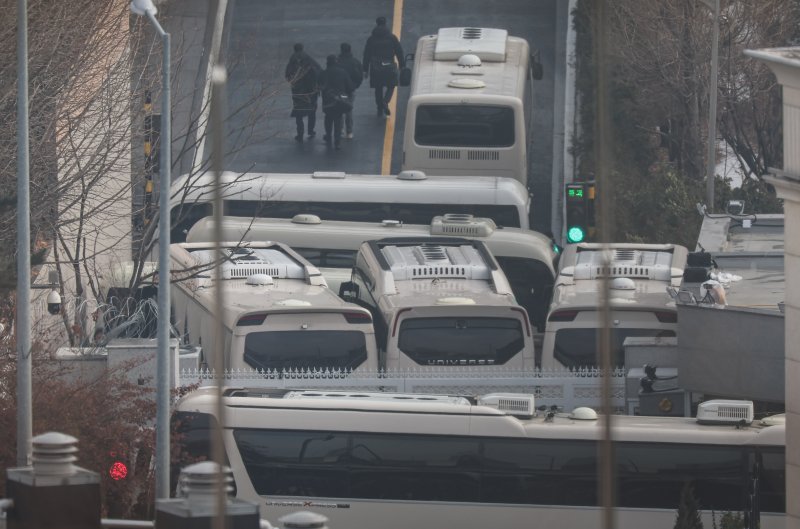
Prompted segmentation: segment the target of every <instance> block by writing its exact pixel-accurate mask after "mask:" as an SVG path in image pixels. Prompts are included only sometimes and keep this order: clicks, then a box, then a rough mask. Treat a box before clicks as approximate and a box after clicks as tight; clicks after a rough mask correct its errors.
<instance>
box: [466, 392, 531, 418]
mask: <svg viewBox="0 0 800 529" xmlns="http://www.w3.org/2000/svg"><path fill="white" fill-rule="evenodd" d="M478 405H479V406H487V407H489V408H494V409H496V410H500V411H502V412H505V413H507V414H508V415H513V416H514V417H523V418H526V419H530V418H531V417H533V416H534V415H536V406H534V397H533V395H530V394H528V393H489V394H487V395H483V396H481V397H480V398H478Z"/></svg>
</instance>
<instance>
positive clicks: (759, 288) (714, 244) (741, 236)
mask: <svg viewBox="0 0 800 529" xmlns="http://www.w3.org/2000/svg"><path fill="white" fill-rule="evenodd" d="M743 220H744V221H747V220H750V221H751V222H750V224H749V226H748V223H747V222H743ZM783 233H784V231H783V215H750V216H745V218H743V219H741V220H740V219H739V217H728V216H725V217H719V218H716V217H708V216H707V217H705V218H704V220H703V226H702V228H701V230H700V236H699V237H698V247H697V250H705V251H707V252H710V253H711V256H712V258H713V259H714V261H715V262H716V264H717V267H718V271H719V272H721V273H722V274H723V276H722V277H723V279H724V278H726V277H728V278H733V279H735V280H733V281H730V283H727V282H725V281H721V282H722V283H723V284H724V285H725V296H726V300H727V303H728V307H729V308H733V307H737V308H743V309H757V310H768V311H772V312H775V311H778V310H779V307H778V303H782V302H783V301H784V295H785V290H786V287H785V280H784V263H783V253H784V235H783ZM726 274H727V276H726ZM738 278H741V279H738ZM687 287H688V288H689V289H690V290H691V289H692V286H691V285H688V284H685V285H684V288H687Z"/></svg>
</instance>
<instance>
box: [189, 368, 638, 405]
mask: <svg viewBox="0 0 800 529" xmlns="http://www.w3.org/2000/svg"><path fill="white" fill-rule="evenodd" d="M625 375H626V371H625V370H624V369H622V368H618V369H615V370H613V371H612V373H611V380H610V382H611V388H612V392H611V393H612V406H613V408H614V410H615V411H616V412H618V413H619V412H624V410H625ZM602 380H603V376H602V372H601V371H600V370H599V369H583V370H573V371H570V370H567V369H563V370H540V369H537V370H521V369H518V370H513V369H501V368H492V367H458V368H447V367H444V368H427V367H421V368H419V369H410V370H402V371H400V370H398V371H377V370H372V371H371V370H359V371H356V372H348V371H313V370H311V371H303V370H294V371H269V370H256V369H234V370H227V371H225V372H223V374H222V376H221V377H218V376H217V375H216V374H215V372H213V371H210V370H182V371H181V373H180V379H179V383H180V384H181V385H183V386H189V385H193V384H199V385H200V386H216V385H218V383H219V381H221V382H222V385H224V386H231V387H237V386H238V387H243V386H246V387H250V388H269V389H320V390H322V389H329V390H334V389H335V390H356V391H379V392H391V393H428V394H431V393H432V394H458V395H484V394H487V393H495V392H513V393H530V394H533V395H534V397H535V398H536V404H537V405H547V406H558V407H559V408H561V409H565V410H570V409H573V408H577V407H579V406H589V407H593V408H598V407H599V406H600V400H601V396H602V391H601V389H602Z"/></svg>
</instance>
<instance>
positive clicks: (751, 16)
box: [611, 0, 800, 180]
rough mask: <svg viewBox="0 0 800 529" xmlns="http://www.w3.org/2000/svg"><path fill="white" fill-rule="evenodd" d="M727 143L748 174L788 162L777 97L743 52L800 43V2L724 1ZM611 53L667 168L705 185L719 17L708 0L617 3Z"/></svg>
mask: <svg viewBox="0 0 800 529" xmlns="http://www.w3.org/2000/svg"><path fill="white" fill-rule="evenodd" d="M720 4H721V6H720V9H721V11H720V12H721V16H720V19H721V20H720V43H719V44H720V46H719V48H720V52H719V72H720V74H719V79H720V82H719V86H718V88H716V89H718V90H719V94H720V97H719V105H720V108H719V109H718V110H719V113H718V115H719V116H720V134H721V136H722V138H723V139H724V140H725V141H726V142H727V143H728V144H729V145H730V146H731V148H732V149H733V151H734V152H735V153H736V155H737V157H738V159H739V161H740V163H741V166H742V169H743V170H744V172H745V174H747V175H751V176H753V177H756V178H758V177H760V176H761V175H763V174H764V173H766V169H767V167H770V166H777V165H780V162H781V156H780V152H781V141H782V140H781V138H782V136H781V127H780V123H781V103H780V88H779V86H778V85H777V84H776V82H775V80H774V77H773V76H772V75H770V73H769V71H768V69H767V68H765V67H764V66H763V65H762V64H760V63H758V61H753V60H752V59H750V58H748V57H746V56H745V55H744V54H743V50H745V49H747V48H763V47H775V46H786V45H789V43H790V42H791V40H792V39H793V38H796V37H797V32H798V23H800V18H798V10H797V2H796V0H764V1H752V0H721V2H720ZM611 5H612V7H613V12H614V19H613V26H614V27H613V28H612V34H613V37H612V38H613V41H614V42H615V45H614V46H613V48H614V49H615V51H616V53H617V54H618V58H619V60H618V65H619V70H618V71H619V72H620V73H621V75H622V76H625V77H626V78H627V79H626V81H627V83H628V84H630V85H632V86H635V87H636V89H637V91H638V96H639V106H638V108H639V110H638V113H639V115H640V116H641V117H642V123H644V124H645V126H646V127H649V128H650V130H653V131H658V134H660V135H661V138H662V145H663V146H664V147H666V148H667V149H668V152H669V159H670V160H671V161H672V162H673V163H675V164H676V166H677V168H678V169H679V170H680V171H681V173H683V174H684V175H686V176H687V177H689V178H692V179H697V180H700V179H702V178H703V176H704V169H703V168H704V154H703V153H704V149H703V146H704V145H705V140H706V138H707V134H708V130H707V127H706V122H707V116H708V98H709V90H710V89H714V87H709V84H708V79H709V72H710V61H711V38H712V33H711V29H712V23H713V19H712V17H713V14H712V13H711V12H710V11H709V10H708V9H707V8H706V7H705V6H703V5H702V1H701V0H663V1H660V2H657V3H652V2H637V1H635V0H619V1H615V2H612V3H611Z"/></svg>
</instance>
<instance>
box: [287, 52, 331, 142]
mask: <svg viewBox="0 0 800 529" xmlns="http://www.w3.org/2000/svg"><path fill="white" fill-rule="evenodd" d="M321 71H322V68H321V67H320V65H319V63H317V61H315V60H314V59H313V58H311V56H310V55H308V54H307V53H306V52H305V51H303V45H302V44H300V43H297V44H295V45H294V53H293V54H292V56H291V57H289V63H288V64H287V65H286V72H285V73H284V77H286V80H287V81H288V82H289V84H290V85H291V86H292V114H291V116H292V117H293V118H294V120H295V123H296V124H297V135H296V136H295V137H294V139H295V141H299V142H300V141H303V118H304V117H305V118H308V137H309V138H313V137H314V136H315V134H316V133H315V132H314V127H315V126H316V124H317V98H318V96H319V86H318V85H317V79H318V77H319V74H320V72H321Z"/></svg>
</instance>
